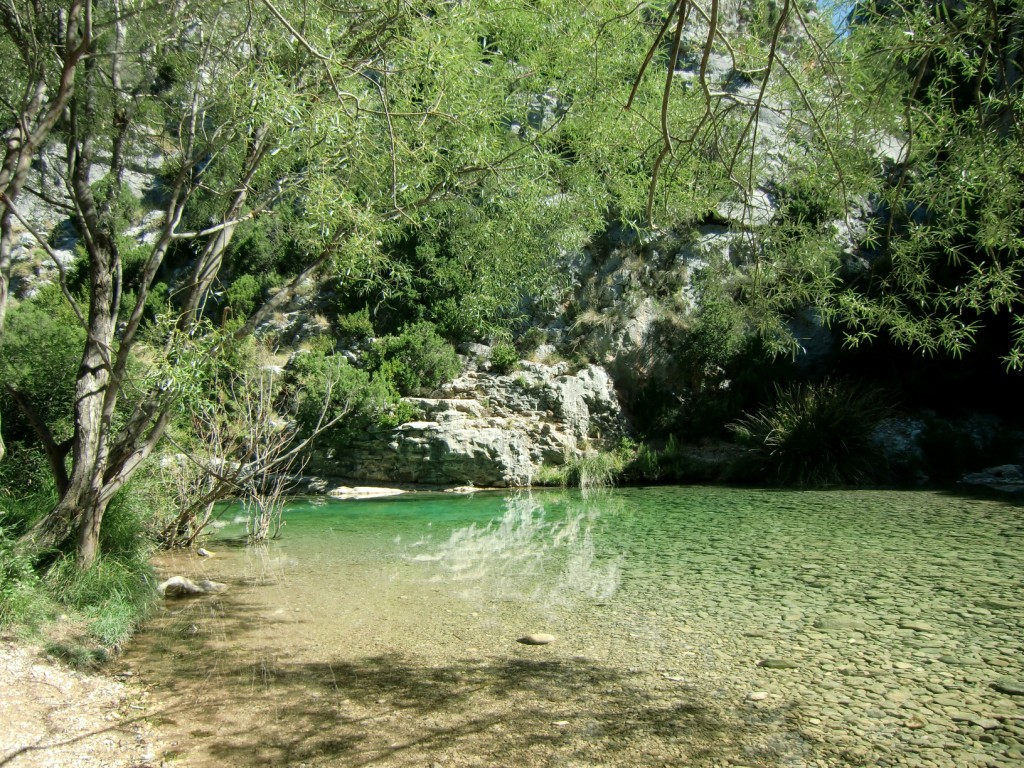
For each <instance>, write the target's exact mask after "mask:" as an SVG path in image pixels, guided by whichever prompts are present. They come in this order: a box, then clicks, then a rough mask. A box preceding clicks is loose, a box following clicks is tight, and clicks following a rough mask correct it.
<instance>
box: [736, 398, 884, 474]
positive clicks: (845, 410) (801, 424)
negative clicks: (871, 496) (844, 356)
mask: <svg viewBox="0 0 1024 768" xmlns="http://www.w3.org/2000/svg"><path fill="white" fill-rule="evenodd" d="M886 412H887V408H886V406H885V404H884V402H883V400H882V397H881V395H880V393H879V392H878V391H877V390H875V389H870V388H867V387H864V386H859V385H856V384H851V383H847V382H841V381H829V380H826V381H824V382H822V383H820V384H797V385H792V386H789V387H785V388H783V387H778V386H777V387H776V388H775V398H774V400H773V402H771V403H770V404H768V405H766V406H764V407H763V408H762V409H761V410H759V411H758V412H757V413H754V414H746V415H744V416H743V417H742V418H740V419H738V420H737V421H735V422H733V423H732V424H730V425H729V429H730V431H732V433H733V434H734V435H735V436H736V439H737V441H738V442H739V443H740V444H742V445H744V446H746V447H747V448H748V449H749V452H748V455H747V458H746V460H745V461H744V462H742V463H741V467H740V470H739V471H740V474H741V475H742V476H744V477H745V478H746V479H750V480H757V481H762V482H769V483H778V484H781V485H797V486H821V485H841V484H853V483H860V482H865V481H869V480H871V479H872V477H873V476H874V475H875V474H876V471H875V470H876V469H877V468H876V467H875V466H874V462H873V456H872V454H873V447H872V444H871V433H872V431H873V430H874V428H875V426H876V425H877V424H878V422H879V421H880V420H881V419H882V418H883V417H884V416H885V415H886Z"/></svg>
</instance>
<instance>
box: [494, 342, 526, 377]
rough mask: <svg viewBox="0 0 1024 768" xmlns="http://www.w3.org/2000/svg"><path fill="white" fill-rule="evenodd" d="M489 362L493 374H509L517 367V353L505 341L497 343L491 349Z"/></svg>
mask: <svg viewBox="0 0 1024 768" xmlns="http://www.w3.org/2000/svg"><path fill="white" fill-rule="evenodd" d="M490 362H491V370H493V371H494V372H495V373H501V374H505V373H511V372H512V371H514V370H515V369H516V368H518V367H519V353H518V352H517V351H516V348H515V347H514V346H512V345H511V344H509V343H508V342H507V341H499V342H498V343H497V344H495V345H494V346H493V347H492V348H491V361H490Z"/></svg>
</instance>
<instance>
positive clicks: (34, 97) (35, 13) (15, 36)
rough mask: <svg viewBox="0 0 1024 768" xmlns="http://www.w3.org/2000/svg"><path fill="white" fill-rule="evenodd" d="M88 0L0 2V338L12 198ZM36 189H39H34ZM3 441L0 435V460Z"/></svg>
mask: <svg viewBox="0 0 1024 768" xmlns="http://www.w3.org/2000/svg"><path fill="white" fill-rule="evenodd" d="M92 11H93V5H92V0H72V2H70V3H69V4H66V5H65V4H62V3H46V2H27V3H20V4H19V3H17V2H16V0H4V2H3V3H0V25H2V27H3V31H4V35H3V37H2V38H0V56H2V57H3V60H4V62H5V63H6V64H7V66H8V67H10V71H9V77H8V78H5V80H4V82H3V84H2V85H0V88H2V99H3V105H4V110H3V113H2V116H0V131H2V132H3V137H4V140H5V147H4V155H3V164H2V165H0V341H2V340H3V335H4V320H5V318H6V316H7V303H8V289H9V283H10V276H11V251H12V246H13V243H12V231H13V224H14V218H15V216H16V212H17V208H16V203H17V200H18V198H19V197H20V196H21V194H22V192H23V191H24V189H25V183H26V181H27V179H28V172H29V168H30V166H31V164H32V160H33V158H34V157H35V155H36V153H37V152H38V151H39V150H41V149H42V148H43V146H44V144H45V142H46V140H47V137H48V136H49V135H50V132H51V131H52V130H53V128H54V126H55V125H56V124H57V122H58V120H60V118H61V116H62V114H63V112H64V110H65V108H66V107H67V105H68V103H69V102H70V100H71V97H72V95H73V94H74V90H75V79H76V74H77V71H78V68H79V66H80V64H81V63H82V61H83V58H84V57H85V55H86V54H87V53H88V52H89V50H90V49H91V47H92V44H93V40H92V37H91V34H92V25H91V21H90V20H91V17H92ZM36 194H40V192H39V191H38V190H37V191H36ZM3 456H4V442H3V438H2V435H0V460H2V459H3Z"/></svg>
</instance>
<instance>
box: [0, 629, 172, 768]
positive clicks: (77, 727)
mask: <svg viewBox="0 0 1024 768" xmlns="http://www.w3.org/2000/svg"><path fill="white" fill-rule="evenodd" d="M147 698H148V695H147V694H146V693H145V691H142V690H141V689H140V688H139V687H138V686H137V685H135V684H134V681H133V680H132V679H131V678H130V677H109V676H107V675H105V674H102V673H84V672H79V671H77V670H74V669H70V668H68V667H66V666H63V665H61V664H59V663H57V662H54V661H51V660H48V659H47V658H46V657H45V656H44V654H43V653H42V652H41V650H40V649H39V648H35V647H31V646H27V645H25V644H23V643H19V642H16V641H13V640H10V639H3V640H0V766H2V767H3V768H30V767H31V768H49V767H50V766H53V767H54V768H70V767H71V766H73V767H74V768H129V767H130V768H145V767H147V766H148V767H152V768H155V766H157V765H159V762H158V761H157V758H156V755H157V754H158V753H159V752H160V750H159V749H156V748H155V744H156V740H155V735H154V733H153V730H152V728H150V726H149V725H148V724H147V722H146V721H145V720H144V717H145V716H146V714H147V712H146V709H147Z"/></svg>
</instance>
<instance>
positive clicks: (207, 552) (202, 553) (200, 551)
mask: <svg viewBox="0 0 1024 768" xmlns="http://www.w3.org/2000/svg"><path fill="white" fill-rule="evenodd" d="M196 554H197V555H199V556H200V557H213V552H211V551H210V550H208V549H203V548H202V547H200V548H199V549H197V550H196Z"/></svg>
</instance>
